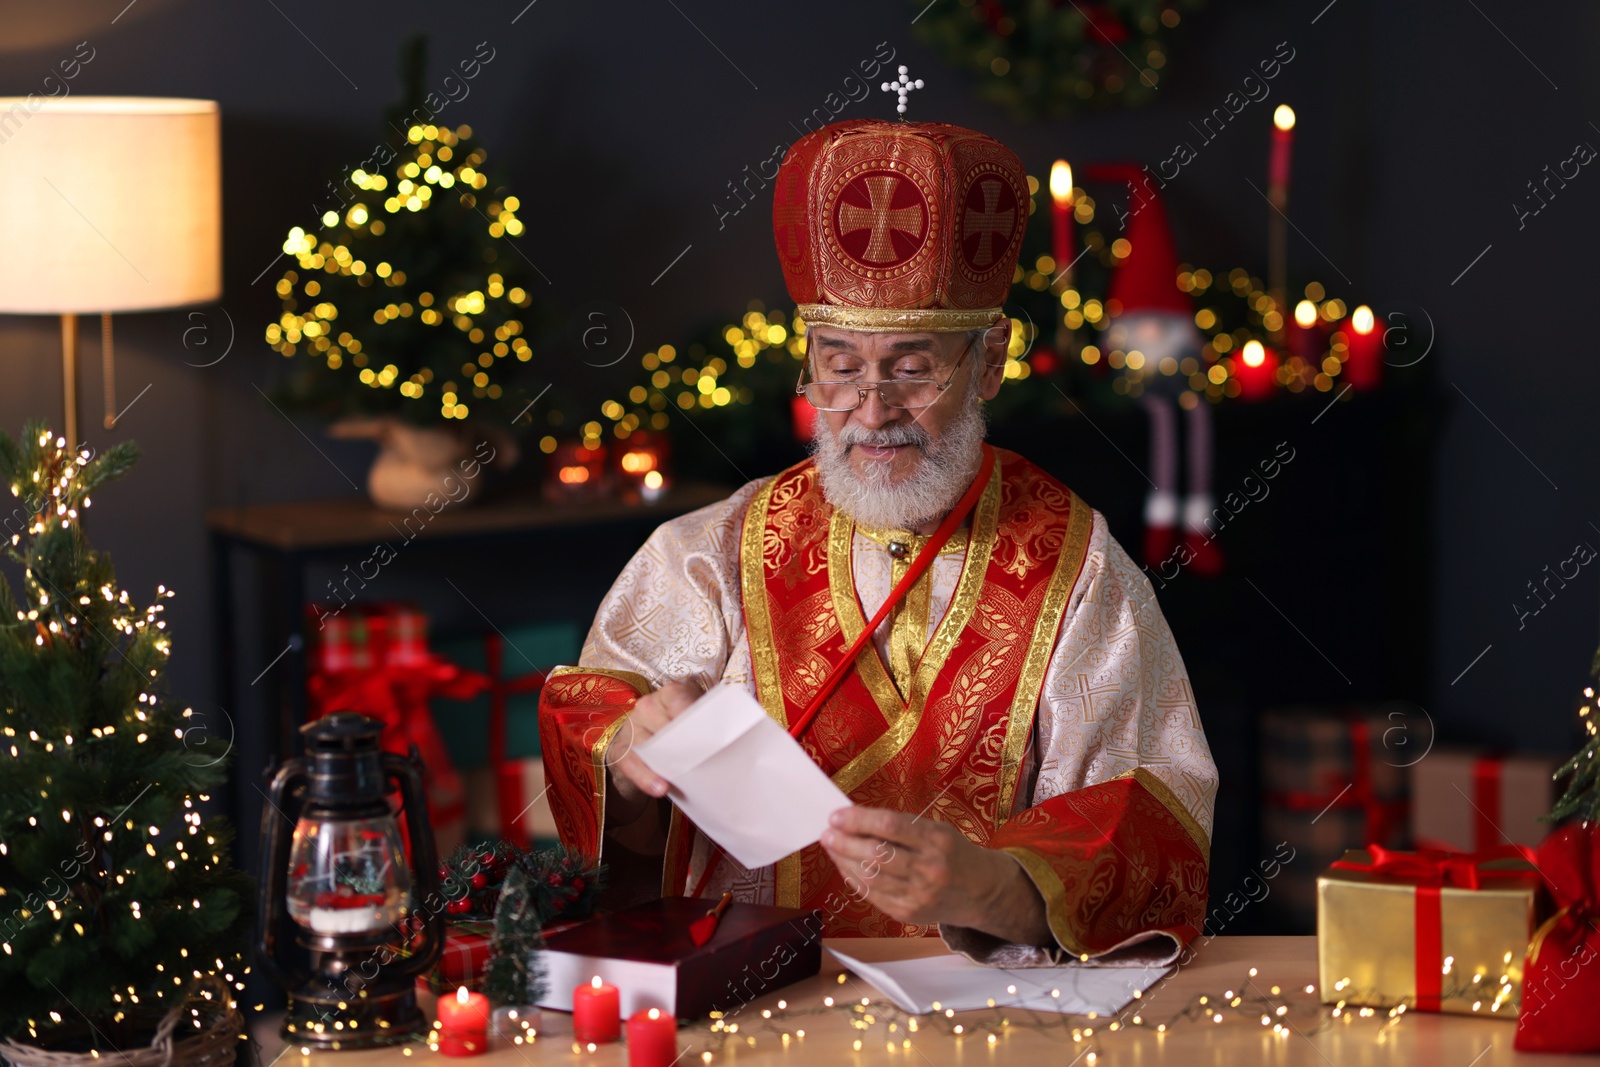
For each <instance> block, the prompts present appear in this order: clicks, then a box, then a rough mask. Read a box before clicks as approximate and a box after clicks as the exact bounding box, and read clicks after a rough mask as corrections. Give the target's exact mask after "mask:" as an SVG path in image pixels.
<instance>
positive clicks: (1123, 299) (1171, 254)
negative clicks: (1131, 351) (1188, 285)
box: [1088, 165, 1194, 316]
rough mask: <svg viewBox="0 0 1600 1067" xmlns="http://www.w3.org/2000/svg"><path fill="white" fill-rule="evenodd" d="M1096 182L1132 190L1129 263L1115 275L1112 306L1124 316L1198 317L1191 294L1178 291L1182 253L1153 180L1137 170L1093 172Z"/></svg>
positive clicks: (1101, 169) (1109, 289) (1106, 168)
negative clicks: (1155, 313) (1165, 313)
mask: <svg viewBox="0 0 1600 1067" xmlns="http://www.w3.org/2000/svg"><path fill="white" fill-rule="evenodd" d="M1088 175H1089V178H1090V179H1091V180H1094V181H1107V182H1110V181H1125V182H1127V183H1128V185H1129V186H1130V188H1131V190H1132V195H1131V197H1130V200H1129V203H1128V215H1129V218H1128V232H1127V234H1126V235H1125V236H1126V237H1127V240H1128V244H1129V245H1131V246H1132V247H1131V248H1130V250H1129V252H1128V258H1127V259H1124V260H1123V261H1122V265H1121V266H1119V267H1118V268H1117V269H1116V271H1115V272H1114V273H1113V274H1112V275H1111V283H1110V285H1109V286H1108V287H1107V289H1106V301H1107V302H1108V303H1109V302H1111V301H1116V302H1117V303H1118V304H1120V305H1121V312H1120V313H1121V314H1124V315H1127V314H1132V313H1137V312H1141V311H1171V312H1177V313H1178V314H1181V315H1185V316H1187V315H1192V314H1194V305H1193V303H1191V302H1190V300H1189V296H1188V294H1187V293H1185V292H1183V291H1182V290H1180V289H1179V288H1178V251H1177V248H1176V247H1175V246H1174V245H1173V243H1172V226H1171V224H1169V223H1168V222H1167V209H1166V208H1165V207H1163V206H1162V204H1161V198H1160V197H1159V196H1157V195H1156V191H1155V189H1153V188H1151V186H1150V183H1149V176H1148V175H1147V174H1145V172H1144V171H1142V170H1140V169H1139V168H1137V167H1134V166H1131V165H1105V166H1096V167H1090V168H1089V172H1088Z"/></svg>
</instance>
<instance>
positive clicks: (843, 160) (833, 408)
mask: <svg viewBox="0 0 1600 1067" xmlns="http://www.w3.org/2000/svg"><path fill="white" fill-rule="evenodd" d="M1028 197H1029V190H1028V185H1027V178H1026V175H1025V173H1024V172H1023V169H1022V166H1021V164H1020V163H1019V162H1018V160H1017V158H1016V157H1015V156H1014V155H1013V154H1012V153H1011V152H1009V151H1008V150H1007V149H1005V148H1004V147H1003V146H1001V145H1000V144H998V143H996V142H995V141H993V140H992V139H990V138H988V137H985V136H983V135H982V134H978V133H975V132H973V131H970V130H964V129H961V128H959V127H954V126H947V125H942V124H932V123H928V124H918V123H906V122H894V123H889V122H878V121H873V120H863V121H856V122H847V123H840V124H838V125H834V126H830V127H827V128H825V129H822V130H819V131H817V132H816V133H813V134H810V135H808V136H806V137H804V138H802V139H801V140H800V141H798V142H797V143H796V144H795V145H794V146H793V147H792V148H791V149H790V151H789V153H788V155H787V157H786V158H785V160H784V163H783V166H782V169H781V170H780V172H779V176H778V180H777V184H776V188H775V203H774V210H773V222H774V229H775V231H776V237H777V245H778V253H779V258H780V260H781V261H782V264H783V268H784V274H785V280H786V282H787V284H788V287H789V292H790V295H791V296H792V297H793V298H794V300H795V302H796V304H797V305H798V312H797V313H798V315H799V316H800V317H801V318H803V320H804V321H805V323H806V324H807V326H808V329H807V331H806V334H805V337H806V343H807V359H806V368H805V371H804V372H803V373H802V376H801V380H800V383H799V385H798V386H797V390H798V392H800V393H801V394H803V395H804V396H805V398H806V399H807V400H809V401H810V403H811V404H812V405H813V406H814V407H815V408H816V409H817V411H818V418H817V419H816V430H815V441H814V446H813V450H812V458H811V459H809V460H808V461H806V462H804V463H801V464H799V465H798V466H795V467H792V468H790V469H789V470H787V471H784V472H783V473H781V474H778V475H777V476H775V477H771V478H765V479H761V480H759V481H756V482H752V483H751V484H749V485H746V486H745V487H744V488H742V489H740V490H738V491H737V492H735V493H734V494H733V495H732V496H730V497H729V498H728V499H727V500H725V501H723V502H721V503H719V504H714V505H712V506H710V507H707V508H703V509H701V510H700V511H697V512H694V513H693V514H690V515H686V516H684V517H682V518H678V519H675V520H673V521H671V522H668V523H666V524H664V525H663V526H661V527H660V528H659V529H658V530H657V531H656V532H655V534H654V535H653V536H652V537H651V538H650V540H649V541H648V543H646V545H645V546H644V548H642V549H641V550H640V551H639V553H638V555H637V556H635V557H634V559H633V560H632V561H631V562H630V563H629V564H628V566H627V568H626V569H625V570H624V571H623V573H622V575H621V577H620V578H618V580H617V582H616V584H615V586H614V587H613V588H612V590H611V593H610V594H609V595H608V596H607V598H606V600H605V602H604V603H603V604H602V605H601V608H600V612H599V615H598V616H597V617H596V618H595V621H594V626H593V629H592V630H591V631H590V634H589V638H588V641H587V643H586V644H585V646H584V650H583V654H582V658H581V660H580V663H579V665H578V666H576V667H567V668H561V669H560V670H558V671H556V672H555V673H554V674H553V675H552V677H551V679H550V681H549V683H548V685H547V687H546V689H545V691H544V697H543V704H542V708H541V733H542V736H543V741H544V747H545V764H546V773H547V775H548V777H549V782H550V787H551V788H550V797H551V803H552V807H553V808H554V811H555V815H556V819H557V823H558V825H559V827H560V829H561V833H562V837H563V840H564V841H565V842H566V843H567V844H569V845H572V846H574V847H577V848H581V849H584V850H585V851H588V852H590V853H603V856H604V858H605V859H607V861H608V862H610V863H612V864H613V866H614V868H615V869H616V870H617V871H618V872H619V874H620V875H621V876H622V877H623V878H624V879H625V880H626V879H627V878H628V877H630V876H632V877H635V878H637V877H639V873H638V872H639V871H640V870H641V869H642V870H643V871H645V872H646V873H645V874H644V877H646V878H648V880H649V885H648V887H647V891H648V892H650V893H652V894H654V893H665V894H683V893H688V894H690V895H695V896H700V895H708V894H717V893H720V892H722V891H724V890H728V891H732V892H733V893H734V894H735V896H736V898H737V899H740V900H749V901H756V902H762V903H776V904H782V905H789V906H799V907H806V908H816V909H818V910H819V911H821V912H822V914H823V917H824V920H825V930H826V932H827V933H828V934H829V935H831V936H839V935H852V934H855V935H864V936H886V935H907V936H915V935H922V934H928V933H932V932H933V931H934V928H935V926H937V929H938V931H939V933H941V934H942V935H943V937H944V938H945V940H946V941H947V942H948V943H949V944H950V945H952V947H954V948H956V949H958V950H960V951H963V952H965V953H967V954H968V955H970V956H972V957H973V958H975V959H979V960H983V961H987V962H1006V963H1026V962H1042V961H1045V960H1051V959H1058V958H1060V956H1061V954H1062V953H1071V954H1072V955H1075V956H1078V957H1080V958H1088V957H1091V956H1098V955H1101V954H1103V953H1106V952H1110V951H1115V950H1128V949H1130V948H1132V947H1133V946H1135V945H1140V946H1141V951H1143V952H1145V953H1151V954H1154V955H1160V956H1165V955H1173V954H1176V952H1177V950H1178V949H1179V947H1181V946H1182V945H1183V944H1185V943H1186V942H1188V941H1189V940H1190V939H1192V938H1193V937H1194V936H1195V935H1196V934H1197V933H1198V930H1199V926H1200V923H1201V921H1202V917H1203V915H1204V912H1205V900H1206V876H1207V853H1208V848H1209V835H1210V831H1211V813H1212V802H1213V799H1214V796H1215V790H1216V768H1215V765H1214V764H1213V763H1212V760H1211V755H1210V751H1209V749H1208V748H1207V745H1206V739H1205V734H1204V733H1203V731H1202V729H1201V726H1200V720H1199V717H1198V714H1197V712H1196V709H1195V705H1194V698H1193V694H1192V692H1191V691H1190V688H1189V681H1188V676H1187V674H1186V672H1185V670H1184V666H1183V661H1182V659H1181V658H1180V657H1179V655H1178V650H1177V648H1176V647H1175V645H1174V643H1173V640H1172V635H1171V632H1170V631H1169V630H1168V628H1167V625H1166V621H1165V620H1164V619H1163V617H1162V615H1161V611H1160V609H1159V607H1158V606H1157V605H1156V603H1155V599H1154V595H1153V593H1152V591H1151V588H1150V585H1149V583H1148V581H1147V580H1146V579H1145V578H1144V577H1143V576H1142V575H1141V574H1140V572H1139V569H1138V567H1136V566H1135V565H1134V564H1133V563H1132V562H1131V561H1130V560H1129V558H1128V556H1127V555H1126V554H1125V553H1124V552H1123V550H1122V548H1121V547H1120V546H1119V545H1118V544H1117V543H1116V542H1115V541H1113V540H1112V538H1111V536H1110V534H1109V533H1108V531H1107V529H1106V524H1105V520H1104V519H1103V518H1102V517H1101V516H1100V515H1099V514H1098V513H1096V512H1095V511H1093V510H1092V509H1090V508H1089V506H1088V505H1086V504H1085V503H1084V502H1083V501H1082V500H1080V499H1079V498H1078V497H1077V496H1076V495H1074V494H1073V493H1072V491H1071V490H1070V489H1068V488H1066V487H1065V486H1063V485H1062V484H1061V483H1059V482H1058V481H1056V480H1055V479H1053V478H1051V477H1050V476H1049V475H1047V474H1045V473H1044V472H1043V471H1042V470H1040V469H1039V468H1038V467H1036V466H1034V465H1033V464H1031V463H1029V462H1028V461H1027V460H1025V459H1023V458H1021V457H1020V456H1017V455H1014V454H1011V453H1007V452H1001V451H997V450H994V449H992V448H991V447H990V446H988V445H986V444H985V443H984V429H985V423H984V413H983V407H982V403H983V401H985V400H990V399H993V398H994V396H995V395H996V393H997V392H998V391H999V389H1000V387H1001V384H1002V381H1003V378H1004V374H1003V371H1004V366H1005V359H1006V350H1007V345H1008V343H1009V340H1010V336H1009V324H1008V321H1007V320H1006V318H1005V317H1004V316H1003V314H1002V313H1001V310H1000V305H1001V303H1002V301H1003V300H1004V297H1005V293H1006V290H1007V288H1008V287H1009V286H1010V284H1011V281H1012V276H1013V271H1014V270H1015V267H1016V263H1017V256H1018V253H1019V249H1020V246H1021V242H1022V233H1023V229H1024V226H1025V224H1026V219H1027V214H1028ZM873 620H878V621H877V625H876V626H875V627H874V626H871V623H872V622H873ZM869 628H870V632H868V631H869ZM719 684H722V685H737V686H741V687H743V688H744V689H746V690H747V691H749V692H750V693H751V694H753V695H754V696H755V697H756V698H757V699H758V700H759V701H760V702H761V704H762V706H763V707H764V708H765V709H766V711H767V713H768V714H769V715H771V716H772V717H773V718H774V719H776V720H777V721H778V722H779V723H780V724H782V725H784V726H786V727H788V728H790V732H791V733H794V734H796V736H798V738H799V740H800V742H801V743H802V745H803V746H804V747H805V749H806V751H807V753H808V754H810V756H811V757H812V758H813V759H814V760H815V761H816V762H817V764H818V765H819V766H820V767H821V768H822V769H823V770H824V771H825V772H826V773H827V774H829V775H830V776H831V777H832V778H833V780H834V781H835V782H836V783H837V784H838V785H839V787H840V788H841V789H842V790H843V791H844V792H845V793H846V794H847V795H848V796H849V797H850V799H851V800H852V801H853V802H854V806H853V807H850V808H848V809H845V810H843V811H841V812H839V813H837V814H836V815H835V816H834V817H833V825H832V827H831V828H830V829H829V830H828V831H827V833H826V834H825V835H824V836H823V838H822V841H821V842H820V843H819V845H816V846H812V847H810V848H807V849H804V850H802V851H801V852H798V853H796V854H794V855H791V856H788V857H787V858H785V859H783V860H781V861H779V862H778V863H777V864H775V865H774V866H772V867H769V868H765V869H761V870H745V869H744V868H742V867H741V866H740V865H739V864H738V863H737V862H735V861H734V860H733V859H732V858H731V857H728V856H724V855H723V854H722V853H721V851H720V850H719V849H718V848H717V847H716V846H715V844H714V843H713V842H711V841H710V840H709V839H707V838H706V837H704V836H703V835H702V834H700V833H699V832H698V831H697V830H696V829H695V827H694V826H693V825H692V824H690V823H688V822H687V821H686V820H684V819H683V818H682V816H681V814H680V813H679V812H678V811H677V810H676V809H674V808H673V807H672V806H671V804H670V802H669V801H668V800H667V799H665V798H667V796H668V789H669V786H670V783H668V782H665V781H663V780H661V779H660V778H659V777H658V776H656V775H655V774H654V773H652V772H651V771H650V769H649V768H648V767H647V766H646V765H645V764H644V763H643V762H642V761H641V760H640V759H639V758H638V757H637V756H636V755H634V754H633V753H632V752H631V747H632V744H633V743H634V742H636V741H638V740H640V739H642V738H644V737H647V736H649V735H650V734H651V733H653V732H654V731H656V730H658V729H660V728H661V727H662V726H663V725H665V724H666V723H667V722H668V721H670V720H671V719H672V718H673V717H675V716H676V715H678V714H680V713H682V712H683V710H684V709H685V708H687V707H688V706H689V704H690V703H691V702H692V701H693V700H694V699H695V698H696V697H697V696H698V695H699V694H700V693H702V692H703V691H704V690H705V689H707V688H708V687H710V686H713V685H719ZM630 872H631V875H630ZM636 888H637V887H636ZM1146 942H1148V943H1147V944H1142V943H1146Z"/></svg>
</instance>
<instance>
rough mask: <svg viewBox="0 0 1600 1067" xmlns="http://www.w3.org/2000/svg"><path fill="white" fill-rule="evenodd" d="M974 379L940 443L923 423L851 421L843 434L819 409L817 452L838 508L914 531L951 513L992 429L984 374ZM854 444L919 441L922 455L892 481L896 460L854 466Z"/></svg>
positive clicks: (859, 518) (825, 486) (825, 487)
mask: <svg viewBox="0 0 1600 1067" xmlns="http://www.w3.org/2000/svg"><path fill="white" fill-rule="evenodd" d="M969 381H970V382H971V385H970V386H969V387H968V389H967V391H966V396H964V397H962V398H961V401H960V403H961V404H962V409H961V412H960V414H958V415H957V416H956V417H955V419H953V420H952V421H951V423H950V425H948V426H947V427H945V430H944V433H943V434H942V435H941V436H940V438H939V440H938V442H937V443H934V442H932V440H931V437H930V435H929V433H928V431H927V430H926V429H924V428H923V426H922V424H921V423H916V422H912V423H906V424H901V425H896V426H885V427H883V428H882V429H878V430H869V429H865V428H864V427H861V426H857V425H855V424H853V423H847V424H846V425H845V428H844V429H843V430H842V431H840V432H839V434H837V435H835V434H834V432H833V430H832V428H831V427H829V426H828V421H827V419H826V418H824V417H822V416H821V414H820V413H819V416H818V418H817V422H816V430H815V431H814V433H813V435H812V440H811V455H812V458H813V459H814V460H815V461H816V464H817V473H818V475H819V476H820V478H821V481H822V495H823V497H824V498H825V499H826V500H827V501H828V503H830V504H832V505H833V506H834V507H836V508H838V509H839V510H840V511H843V512H844V513H845V514H847V515H849V516H850V517H851V518H853V519H854V520H855V521H856V522H858V523H861V524H862V525H864V526H879V527H887V528H889V529H894V530H914V529H916V528H917V527H919V526H922V525H924V524H925V523H929V522H933V521H935V520H937V519H941V518H943V517H944V516H945V515H946V514H947V513H948V512H949V511H950V509H951V508H953V507H955V505H956V502H957V501H959V500H960V499H961V494H963V493H965V492H966V491H967V487H968V486H970V485H971V484H972V479H973V478H974V477H976V476H977V473H978V468H979V466H980V465H981V464H982V462H983V448H982V446H983V438H984V434H985V431H986V430H987V424H986V422H985V419H984V412H983V406H982V405H981V404H980V403H979V400H978V390H977V384H978V380H977V375H973V376H972V377H971V378H970V379H969ZM851 445H879V446H884V445H912V446H914V447H916V448H917V449H919V450H920V451H921V452H922V459H921V462H919V463H918V464H917V466H916V469H915V470H913V471H912V472H911V474H910V476H909V477H907V478H905V479H904V480H902V481H900V482H899V483H895V482H893V481H891V480H890V463H889V461H887V460H885V461H871V462H869V463H868V464H867V468H866V471H865V473H864V474H860V475H858V474H857V473H856V471H855V469H854V468H853V467H851V465H850V460H849V449H850V446H851Z"/></svg>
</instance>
